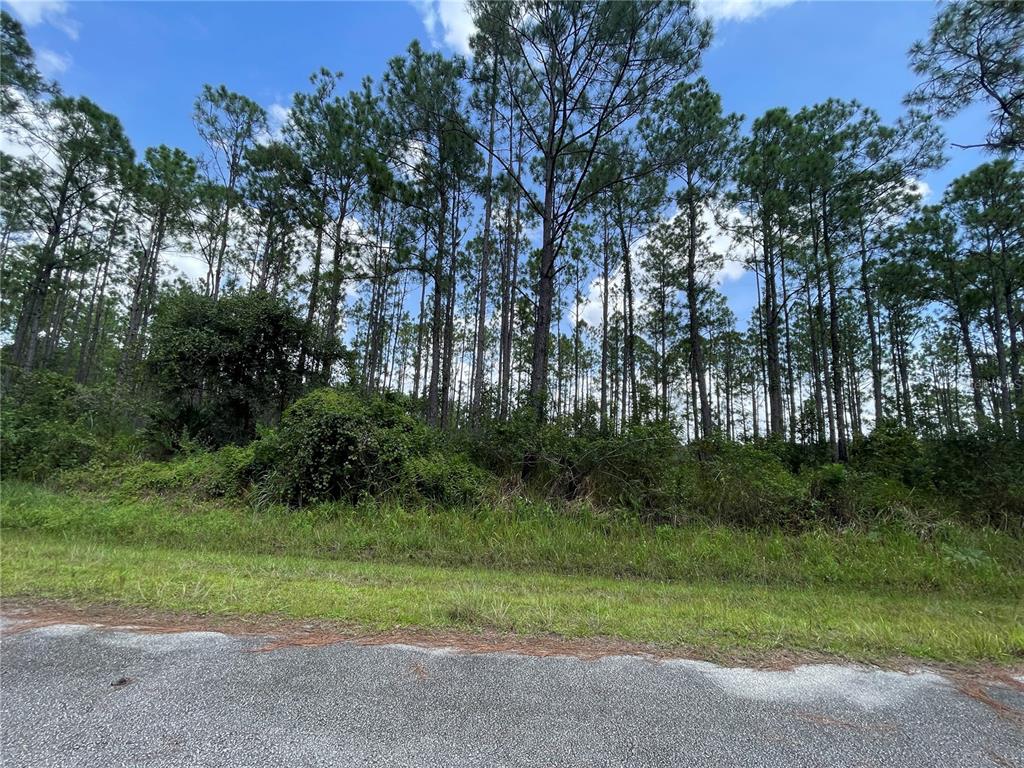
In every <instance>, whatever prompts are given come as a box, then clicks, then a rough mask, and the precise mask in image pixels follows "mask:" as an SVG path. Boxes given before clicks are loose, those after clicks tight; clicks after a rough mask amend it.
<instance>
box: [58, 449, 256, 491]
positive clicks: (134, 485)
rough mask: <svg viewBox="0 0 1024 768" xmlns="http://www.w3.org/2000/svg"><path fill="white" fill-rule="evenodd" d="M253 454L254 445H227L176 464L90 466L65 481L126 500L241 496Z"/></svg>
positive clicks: (249, 471) (187, 456) (151, 462)
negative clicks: (170, 496) (162, 496)
mask: <svg viewBox="0 0 1024 768" xmlns="http://www.w3.org/2000/svg"><path fill="white" fill-rule="evenodd" d="M253 453H254V446H253V445H249V446H246V447H244V448H239V447H238V446H234V445H226V446H224V447H223V448H221V449H219V450H217V451H205V450H197V451H195V452H192V453H189V454H187V455H185V456H183V457H180V458H177V459H175V460H174V461H143V462H138V463H131V464H120V465H115V466H111V467H89V468H87V469H83V470H80V471H77V472H70V473H67V474H65V476H64V477H63V478H62V479H63V482H64V483H65V484H66V485H68V486H71V487H75V488H81V489H86V490H114V491H115V492H116V493H117V494H118V495H120V496H124V497H126V498H132V497H138V496H148V495H151V494H156V495H181V494H184V495H188V496H192V497H195V498H199V499H213V498H222V497H238V496H240V495H241V494H242V493H243V492H244V490H245V489H246V487H247V485H248V483H249V480H250V474H251V471H252V463H253Z"/></svg>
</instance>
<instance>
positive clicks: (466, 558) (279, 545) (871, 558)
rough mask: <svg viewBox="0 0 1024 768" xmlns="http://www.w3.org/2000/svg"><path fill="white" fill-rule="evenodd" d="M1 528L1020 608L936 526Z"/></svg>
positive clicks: (369, 512)
mask: <svg viewBox="0 0 1024 768" xmlns="http://www.w3.org/2000/svg"><path fill="white" fill-rule="evenodd" d="M0 512H2V518H0V524H2V526H3V528H4V530H6V531H15V530H22V531H40V532H46V533H48V534H51V535H56V536H61V537H66V538H70V539H76V540H81V539H85V540H89V541H101V542H108V543H115V544H133V545H142V546H147V547H150V546H156V547H164V548H170V549H194V548H201V549H205V550H212V551H218V552H237V553H247V554H253V553H264V554H293V555H303V556H316V557H321V558H334V559H343V560H350V561H351V560H372V561H376V562H380V561H384V562H392V563H418V564H423V565H442V566H480V567H485V568H488V569H503V570H530V571H535V570H542V571H545V572H551V573H563V574H583V575H593V576H605V577H621V578H634V579H652V580H658V581H689V582H693V581H701V582H709V581H722V582H743V583H749V584H766V585H786V586H812V585H820V586H836V587H845V588H856V589H860V590H869V591H879V590H881V591H900V592H920V593H946V594H955V595H961V596H970V595H977V596H985V597H1016V598H1022V599H1024V545H1022V542H1021V540H1020V539H1018V538H1015V537H1013V536H1010V535H1008V534H1005V533H999V532H996V531H992V530H972V529H966V528H961V527H957V526H952V525H950V526H946V527H943V528H940V529H939V530H937V531H933V532H932V534H931V535H930V536H929V537H928V538H927V539H922V538H921V537H920V536H918V535H916V534H915V533H913V532H910V531H906V530H900V529H887V530H876V531H865V530H858V529H854V530H848V531H836V530H830V529H825V528H821V529H815V530H811V531H806V532H803V533H800V534H795V533H784V532H781V531H775V532H772V531H754V530H741V529H736V528H728V527H725V526H682V527H672V526H649V525H645V524H643V523H641V522H640V521H638V520H637V519H636V518H631V517H629V516H625V515H620V516H600V515H598V514H595V513H593V512H589V511H586V510H577V511H575V512H565V511H556V510H552V509H551V508H549V507H545V506H541V505H528V504H522V505H519V506H516V507H511V508H504V509H502V508H480V509H475V510H470V511H467V510H443V509H427V508H409V507H403V506H401V505H399V504H394V503H387V502H382V503H379V504H372V505H371V504H367V505H364V506H361V507H355V508H353V507H346V506H342V505H323V506H320V507H314V508H310V509H305V510H301V511H294V510H285V509H282V508H272V509H270V510H268V511H265V512H261V513H253V512H252V511H251V510H249V509H247V508H245V507H243V506H242V505H239V504H234V505H232V504H228V503H225V502H197V501H195V500H193V499H190V498H189V497H187V496H178V497H169V498H161V497H152V498H143V499H139V498H135V497H127V496H116V495H115V496H113V497H110V496H103V495H88V494H83V493H76V492H57V491H52V490H47V489H45V488H42V487H40V486H35V485H29V484H25V483H17V482H5V483H4V488H3V495H2V499H0Z"/></svg>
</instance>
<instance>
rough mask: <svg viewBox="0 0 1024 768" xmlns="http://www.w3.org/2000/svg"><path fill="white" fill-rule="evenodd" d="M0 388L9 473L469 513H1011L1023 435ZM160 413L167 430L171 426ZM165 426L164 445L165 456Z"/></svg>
mask: <svg viewBox="0 0 1024 768" xmlns="http://www.w3.org/2000/svg"><path fill="white" fill-rule="evenodd" d="M225 388H226V390H227V391H231V387H230V386H228V385H227V384H226V385H225ZM4 395H5V397H4V408H3V420H2V429H0V435H2V471H3V473H4V476H5V477H8V478H11V477H18V478H27V479H34V480H40V479H45V478H47V477H49V476H51V475H53V474H55V473H58V472H60V471H62V470H73V469H75V468H80V469H82V470H83V471H79V472H77V473H75V472H73V473H66V474H65V479H66V480H68V481H70V482H73V483H77V484H84V485H88V486H92V487H95V488H102V489H106V490H111V489H120V490H123V491H125V492H128V493H133V494H139V495H146V494H167V493H174V494H192V495H195V496H197V497H202V498H218V497H225V498H229V499H237V500H239V501H240V502H245V503H248V504H250V505H252V506H254V507H256V508H260V507H265V506H268V505H286V506H288V507H290V508H295V509H298V508H303V507H308V506H311V505H316V504H319V503H322V502H330V501H341V502H344V503H349V504H356V503H365V502H367V501H368V500H380V499H390V500H398V501H408V502H412V503H417V504H418V503H426V504H428V505H430V504H432V505H437V506H439V507H446V508H455V509H459V508H461V509H465V510H466V512H467V514H471V513H472V512H473V510H474V509H476V508H479V506H480V505H488V506H499V507H500V506H504V507H507V508H509V509H516V508H517V507H518V505H520V504H521V503H523V502H526V503H534V502H536V503H545V504H548V505H552V506H553V507H554V508H556V509H565V510H569V509H571V508H573V507H574V506H580V505H583V506H586V507H588V508H589V509H591V510H593V511H596V512H597V513H599V514H608V515H614V514H627V515H629V516H630V517H633V518H637V519H640V520H643V521H647V522H649V523H656V524H669V525H672V524H690V523H693V522H714V523H718V524H725V525H730V526H741V527H762V528H772V527H783V528H806V527H810V526H828V527H834V528H842V527H848V526H852V525H865V526H873V525H880V524H893V523H895V524H901V525H906V526H910V527H913V528H915V529H919V530H928V529H930V528H931V527H933V526H935V525H936V524H939V523H941V522H943V521H957V522H960V523H963V524H968V525H974V526H982V525H986V526H994V527H998V528H1001V529H1004V530H1011V531H1015V532H1019V531H1020V530H1021V529H1022V527H1024V526H1022V524H1024V447H1022V445H1021V443H1020V442H1019V441H1013V440H1006V439H1002V438H999V437H998V436H984V435H965V436H963V437H961V438H957V439H953V440H951V439H943V440H923V439H920V438H918V437H917V436H915V435H913V434H912V433H910V432H908V431H907V430H906V429H904V428H902V427H900V426H899V425H897V424H895V423H884V424H882V425H880V426H879V428H877V429H876V430H875V431H874V432H873V433H872V434H871V435H869V436H867V437H865V438H863V439H861V440H859V441H858V443H857V444H856V446H855V450H854V452H853V456H852V458H851V461H850V462H849V463H848V464H834V463H831V462H830V461H828V458H827V457H828V450H827V446H799V445H793V444H789V443H785V442H782V441H779V440H759V441H752V442H748V443H738V442H734V441H729V440H724V439H706V440H700V441H696V442H692V443H689V444H685V445H684V444H682V443H681V442H680V441H679V439H678V438H677V437H676V435H675V434H674V432H673V431H672V429H671V428H670V427H669V425H667V424H649V425H643V426H635V427H632V428H627V429H626V430H625V431H623V432H622V433H620V434H616V435H607V434H601V433H600V432H598V431H597V430H596V429H595V430H591V431H590V432H584V433H578V434H573V433H571V432H570V431H569V429H568V427H567V425H563V424H560V423H557V422H556V423H549V424H545V425H537V424H536V423H535V422H534V421H533V420H532V417H531V416H530V415H529V412H528V411H524V412H523V413H522V414H520V415H518V416H516V417H515V418H512V419H510V420H509V421H507V422H500V423H499V422H494V423H491V424H485V425H482V426H481V427H480V428H479V429H477V430H475V431H470V430H466V431H463V432H458V433H452V432H442V431H440V430H437V429H434V428H432V427H429V426H427V425H426V423H425V422H424V421H423V420H422V419H421V418H420V417H419V415H418V414H419V409H420V405H421V404H420V403H418V402H417V401H416V400H413V399H411V398H408V397H404V396H400V395H394V394H391V395H386V396H369V395H365V394H362V393H360V392H359V391H358V390H357V389H355V388H351V387H350V388H328V387H324V388H319V389H315V390H313V391H311V392H309V393H308V394H306V395H304V396H302V397H300V398H298V399H297V400H296V401H295V402H294V403H292V404H291V405H290V406H288V407H286V408H285V409H283V413H282V415H281V417H280V420H279V423H278V424H277V425H276V426H263V427H260V428H259V429H258V434H257V436H256V437H254V438H253V439H251V440H247V439H245V438H244V437H243V438H237V439H236V440H235V441H234V442H231V441H228V440H227V439H225V438H226V436H225V435H223V434H219V435H218V434H214V435H212V436H209V437H208V439H207V442H205V443H204V442H202V441H201V440H200V439H198V438H197V437H196V434H201V433H197V432H194V431H192V430H193V426H192V422H191V421H190V420H189V418H181V419H180V420H179V421H177V422H168V421H167V420H166V411H157V412H154V411H153V410H152V409H149V410H148V411H147V409H146V408H145V407H140V406H138V405H137V404H132V403H125V402H121V401H119V400H118V399H117V398H115V397H113V396H112V394H111V393H110V392H106V391H103V390H97V389H94V388H89V387H84V386H81V385H76V384H74V383H73V382H71V381H70V380H68V379H66V378H63V377H61V376H58V375H55V374H49V373H45V374H34V375H31V376H23V377H20V378H18V379H17V380H16V381H15V382H14V383H13V384H12V385H11V386H9V387H8V388H7V390H6V392H5V393H4ZM211 396H213V397H219V396H220V395H211ZM278 397H279V393H278V392H277V391H276V390H274V389H268V390H266V391H263V392H262V393H260V394H259V396H258V397H257V396H253V399H249V400H246V402H249V403H250V407H252V408H253V409H254V410H255V411H261V410H262V409H264V408H270V407H271V406H272V405H273V403H275V402H278ZM243 399H244V398H243ZM202 407H205V406H202ZM216 423H217V422H215V421H212V422H210V424H211V425H213V426H215V425H216ZM154 424H159V425H160V429H155V428H154ZM169 424H170V426H169ZM208 428H209V427H208ZM167 429H173V430H177V431H176V432H175V433H174V434H175V436H174V439H172V440H170V441H168V440H166V439H165V438H166V434H167V433H166V430H167ZM154 435H159V436H160V437H158V438H155V437H154ZM168 442H170V443H173V444H174V445H175V446H176V449H175V453H174V454H173V455H172V456H171V457H170V458H167V454H166V452H167V444H168Z"/></svg>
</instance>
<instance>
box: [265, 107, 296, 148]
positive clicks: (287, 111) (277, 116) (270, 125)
mask: <svg viewBox="0 0 1024 768" xmlns="http://www.w3.org/2000/svg"><path fill="white" fill-rule="evenodd" d="M291 114H292V109H291V107H286V106H285V105H284V104H281V103H279V102H276V101H275V102H274V103H273V104H271V105H270V106H269V107H267V130H265V131H263V132H261V133H260V135H259V136H257V137H256V143H257V144H269V143H270V142H272V141H280V140H281V139H282V137H283V135H284V126H285V123H287V122H288V118H289V117H291Z"/></svg>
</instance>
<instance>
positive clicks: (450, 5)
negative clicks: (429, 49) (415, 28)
mask: <svg viewBox="0 0 1024 768" xmlns="http://www.w3.org/2000/svg"><path fill="white" fill-rule="evenodd" d="M410 2H412V4H413V5H414V6H415V7H416V10H417V11H419V14H420V19H421V20H422V21H423V26H424V28H425V29H426V30H427V37H429V38H430V42H431V43H432V44H433V45H434V46H435V47H438V48H440V47H442V46H445V47H447V48H450V49H451V50H453V51H455V52H456V53H461V54H462V55H463V56H471V55H472V53H471V51H470V48H469V39H470V38H471V37H472V36H473V34H474V33H475V32H476V26H475V25H474V24H473V16H472V14H471V13H470V12H469V6H468V5H467V4H466V2H465V0H410Z"/></svg>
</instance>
